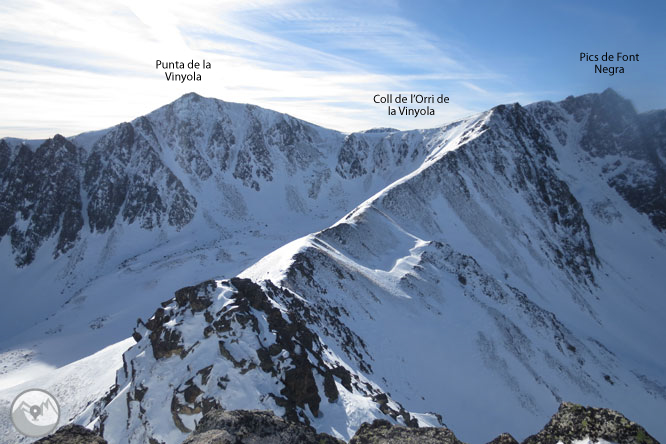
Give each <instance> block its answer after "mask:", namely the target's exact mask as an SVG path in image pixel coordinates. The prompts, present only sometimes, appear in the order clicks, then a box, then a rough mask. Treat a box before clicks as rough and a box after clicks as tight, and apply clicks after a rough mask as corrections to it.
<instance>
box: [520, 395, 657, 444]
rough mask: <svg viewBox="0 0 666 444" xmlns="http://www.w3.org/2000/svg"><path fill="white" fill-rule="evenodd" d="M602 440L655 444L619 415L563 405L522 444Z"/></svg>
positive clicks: (633, 443) (628, 443)
mask: <svg viewBox="0 0 666 444" xmlns="http://www.w3.org/2000/svg"><path fill="white" fill-rule="evenodd" d="M585 438H589V439H591V440H599V439H604V440H606V441H609V442H613V443H618V444H658V441H657V440H656V439H654V438H653V437H652V436H650V434H648V432H647V431H646V430H645V429H644V428H643V427H641V426H640V425H638V424H636V423H635V422H633V421H630V420H628V419H627V418H625V417H624V416H623V415H622V414H621V413H618V412H616V411H614V410H610V409H602V408H594V407H583V406H581V405H578V404H573V403H570V402H563V403H562V404H561V405H560V408H559V409H558V411H557V413H556V414H555V415H553V417H552V418H551V420H550V421H549V422H548V424H546V426H545V427H544V428H543V430H541V431H540V432H539V433H537V434H536V435H532V436H530V437H528V438H527V439H525V441H523V444H557V443H558V442H560V441H561V442H563V443H564V444H571V442H573V441H574V440H580V439H585Z"/></svg>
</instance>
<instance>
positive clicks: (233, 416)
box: [183, 410, 343, 444]
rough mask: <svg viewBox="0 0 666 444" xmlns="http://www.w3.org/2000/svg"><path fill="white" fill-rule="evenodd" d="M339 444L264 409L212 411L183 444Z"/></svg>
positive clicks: (333, 439)
mask: <svg viewBox="0 0 666 444" xmlns="http://www.w3.org/2000/svg"><path fill="white" fill-rule="evenodd" d="M211 443H215V444H255V443H257V444H258V443H262V444H287V443H303V444H309V443H312V444H342V443H343V441H340V440H338V439H336V438H334V437H332V436H330V435H327V434H325V433H317V431H316V430H315V429H314V428H312V427H310V426H308V425H305V424H302V423H297V422H289V421H286V420H285V419H283V418H280V417H279V416H277V415H275V414H274V413H273V412H270V411H265V410H233V411H225V410H212V411H210V412H208V413H207V414H205V415H204V416H203V418H201V421H200V422H199V424H198V425H197V428H196V430H195V431H194V432H193V433H192V435H190V437H189V438H187V439H186V440H185V441H184V443H183V444H211Z"/></svg>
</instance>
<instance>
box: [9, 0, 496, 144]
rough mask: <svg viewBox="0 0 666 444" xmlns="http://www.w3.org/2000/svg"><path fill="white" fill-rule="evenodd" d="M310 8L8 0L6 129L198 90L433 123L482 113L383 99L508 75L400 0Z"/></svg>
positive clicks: (347, 121) (357, 117) (80, 121)
mask: <svg viewBox="0 0 666 444" xmlns="http://www.w3.org/2000/svg"><path fill="white" fill-rule="evenodd" d="M309 5H311V3H310V2H300V1H295V0H276V1H272V2H260V3H259V2H231V1H223V2H218V1H215V2H213V1H197V2H190V3H188V6H187V8H185V7H183V6H182V3H180V2H175V1H172V0H163V1H154V0H149V1H146V0H143V1H141V2H130V1H119V0H117V1H109V2H87V1H82V0H63V1H61V2H58V3H54V2H50V1H44V0H22V1H16V0H8V1H5V2H4V5H3V6H2V7H1V8H0V21H1V22H2V23H4V24H6V26H3V28H2V29H0V41H2V47H0V55H1V57H2V58H1V59H0V97H2V102H3V103H2V105H3V106H2V107H1V109H0V119H1V121H2V124H0V135H2V136H19V137H36V138H42V137H49V136H52V135H53V134H54V133H55V132H62V133H65V134H66V135H72V134H76V133H78V132H81V131H84V130H93V129H98V128H103V127H108V126H111V125H113V124H116V123H119V122H121V121H126V120H130V119H132V118H134V117H137V116H139V115H141V114H145V113H147V112H149V111H150V110H152V109H154V108H157V107H159V106H161V105H163V104H165V103H167V102H169V101H171V100H174V99H175V98H177V97H178V96H180V95H182V94H184V93H187V92H190V91H196V92H198V93H200V94H202V95H205V96H209V97H217V98H220V99H223V100H229V101H236V102H245V103H254V104H257V105H260V106H264V107H268V108H272V109H276V110H278V111H282V112H287V113H290V114H292V115H294V116H296V117H299V118H302V119H305V120H308V121H311V122H313V123H318V124H321V125H324V126H328V127H333V128H336V129H339V130H342V131H353V130H359V129H365V128H368V127H372V126H394V127H402V128H412V127H427V126H434V125H438V124H442V123H444V122H446V121H447V120H451V119H453V118H455V117H458V116H461V115H463V114H469V113H470V112H471V111H473V110H472V109H470V108H469V106H466V105H464V104H463V103H459V101H457V100H453V102H454V103H451V104H449V105H444V106H440V107H438V108H437V115H436V116H435V117H419V118H418V119H414V118H413V117H410V118H395V117H391V118H389V116H388V113H387V109H386V106H384V105H377V104H375V103H373V101H372V97H373V96H374V94H382V93H387V92H396V93H397V92H407V93H409V92H415V93H422V94H440V93H445V94H447V95H452V96H453V95H454V91H455V90H456V88H459V86H458V82H459V81H466V82H472V81H473V82H482V81H484V80H487V79H497V78H500V77H501V76H500V75H498V74H497V73H493V72H491V71H489V70H486V69H484V68H483V67H480V66H475V65H474V64H473V63H471V62H470V61H469V60H466V59H465V58H464V56H463V55H462V54H461V53H460V52H458V51H455V50H453V49H451V48H452V44H451V43H450V42H448V43H447V42H442V41H440V40H438V38H437V37H436V36H434V35H431V34H428V33H426V32H423V31H420V30H419V28H418V26H417V25H416V24H414V23H412V22H409V21H407V20H405V19H404V18H402V17H400V16H398V15H397V14H398V12H399V11H398V10H397V5H396V4H389V5H387V7H386V8H382V10H383V11H384V12H383V13H382V14H381V15H377V14H372V12H373V11H365V12H364V11H363V9H362V8H360V7H359V11H358V15H355V16H350V15H349V14H347V15H345V14H344V11H341V10H340V9H338V7H337V6H336V5H335V4H334V3H331V2H318V3H317V4H316V5H317V7H318V8H317V9H314V8H313V7H311V6H309ZM375 7H377V6H376V5H375ZM453 46H455V45H453ZM156 59H161V60H165V61H171V60H182V61H188V60H191V59H195V60H202V59H206V60H207V61H209V62H210V63H211V64H212V69H211V70H210V71H200V74H201V75H202V79H203V80H202V81H201V82H191V83H189V82H187V83H183V84H181V83H178V82H168V81H167V80H166V79H165V76H164V72H163V71H161V70H156V69H155V60H156ZM475 84H476V83H475ZM468 88H469V87H468ZM478 88H480V89H482V88H481V87H478ZM476 92H477V93H480V92H481V91H479V90H477V91H476ZM459 96H460V97H462V95H459ZM465 97H466V98H467V96H465ZM286 99H288V100H286ZM29 128H32V130H30V129H29ZM17 130H21V133H20V134H17V133H16V132H15V131H17Z"/></svg>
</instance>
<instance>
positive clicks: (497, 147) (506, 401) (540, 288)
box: [79, 91, 666, 443]
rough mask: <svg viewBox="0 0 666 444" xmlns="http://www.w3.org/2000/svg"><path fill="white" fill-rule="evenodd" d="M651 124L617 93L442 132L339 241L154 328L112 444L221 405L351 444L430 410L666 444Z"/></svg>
mask: <svg viewBox="0 0 666 444" xmlns="http://www.w3.org/2000/svg"><path fill="white" fill-rule="evenodd" d="M608 110H611V111H613V110H614V111H619V112H621V113H622V114H621V115H620V116H619V117H618V115H617V113H613V112H607V111H608ZM600 116H601V117H600ZM604 116H606V117H604ZM648 117H649V119H653V118H654V116H648ZM604 119H606V120H605V121H604ZM614 119H619V120H618V121H615V120H614ZM645 119H646V118H645V115H637V114H636V113H635V111H633V108H627V107H626V103H625V101H624V100H623V99H621V98H619V97H618V96H617V95H616V94H615V93H614V92H613V91H606V92H604V93H603V94H601V95H588V96H583V97H580V98H570V99H567V100H565V101H564V102H560V103H557V104H555V103H550V102H544V103H539V104H534V105H530V106H528V107H521V106H520V105H518V104H514V105H502V106H498V107H496V108H493V109H492V110H490V111H489V112H487V113H483V114H482V115H479V116H476V117H475V118H472V119H469V120H467V121H464V122H460V123H458V124H457V125H455V126H452V127H449V128H447V131H446V133H445V135H442V136H440V138H439V143H438V144H437V145H436V148H433V149H431V150H429V154H428V155H427V156H425V157H424V160H423V162H422V163H421V164H420V165H419V166H418V167H417V168H415V169H414V170H413V171H410V172H406V174H405V175H403V177H401V178H400V179H398V180H396V181H395V182H393V183H392V184H390V185H389V186H387V187H386V188H384V189H382V190H381V191H380V192H378V193H376V194H374V195H373V196H372V197H370V198H369V199H367V200H365V201H364V202H363V203H361V204H360V205H358V206H357V207H356V208H355V209H354V210H352V211H351V212H350V213H348V214H347V215H346V216H345V217H343V218H342V219H340V220H339V221H338V222H337V223H335V224H332V225H331V226H330V227H329V228H326V229H323V230H321V231H318V232H316V233H315V234H312V235H308V236H306V237H303V238H300V239H298V240H296V241H293V242H291V243H288V244H286V245H285V246H283V247H281V248H279V249H277V250H275V251H274V252H272V253H270V254H268V255H267V256H265V257H264V258H262V259H261V260H259V261H258V262H257V263H255V264H254V265H252V266H250V267H248V268H247V269H245V270H244V271H243V272H241V273H240V274H239V278H240V279H231V280H226V279H224V278H225V277H228V276H229V275H221V276H222V278H221V279H219V280H216V281H207V282H205V283H203V284H201V285H200V286H197V287H189V288H186V289H183V290H180V293H176V297H175V298H174V299H171V300H169V301H167V302H165V303H164V304H163V308H161V309H158V311H157V312H155V315H154V316H153V317H152V318H150V320H149V321H146V322H145V323H143V322H142V323H140V324H139V326H138V327H137V332H136V338H137V339H138V344H137V345H136V346H134V347H133V348H131V349H130V350H129V351H128V352H127V353H126V354H125V362H126V365H125V367H124V368H123V369H121V370H120V371H119V372H118V375H117V382H118V386H117V387H116V388H115V389H114V390H113V391H112V392H111V395H110V398H109V399H107V400H105V401H102V402H100V403H99V404H98V405H97V407H96V411H95V414H93V417H96V418H97V419H96V420H95V421H96V422H95V425H96V426H98V427H100V428H101V429H102V430H103V431H104V436H105V437H106V439H108V440H110V442H127V441H128V440H130V441H136V440H142V439H143V440H145V439H147V438H149V437H155V438H156V439H159V440H161V441H164V442H168V443H176V442H180V441H181V440H182V439H184V437H185V436H186V434H187V432H188V430H191V429H192V428H193V426H194V422H195V421H196V420H197V418H199V417H200V415H201V413H202V412H204V411H206V409H208V408H211V407H212V406H213V405H216V404H219V405H222V406H224V407H225V408H249V407H252V408H256V407H261V408H271V409H274V410H275V411H277V412H278V413H280V414H284V415H286V416H288V417H292V418H299V419H300V420H302V421H306V422H310V423H312V424H313V425H314V426H315V427H317V429H318V430H320V431H323V432H328V433H333V434H336V435H338V436H341V437H343V438H348V437H349V436H350V435H351V434H352V433H353V431H354V430H355V428H356V427H358V425H359V421H362V420H369V419H371V418H373V417H378V416H381V415H383V416H385V417H387V418H389V419H390V420H391V421H394V422H403V423H404V422H408V421H411V420H412V419H413V418H416V420H417V421H418V422H419V423H432V416H427V415H425V416H419V414H418V413H414V412H434V413H438V414H441V415H442V418H443V421H444V422H445V423H446V424H447V426H449V427H450V428H451V429H453V430H455V431H456V434H457V435H458V437H459V438H460V439H462V440H464V441H467V442H486V441H488V440H490V439H492V438H493V437H495V436H497V435H498V434H499V433H501V432H506V431H508V432H510V433H511V434H513V435H514V436H516V437H517V438H518V439H522V438H524V437H525V436H526V435H527V434H529V433H530V432H532V431H534V430H537V429H539V427H540V426H541V425H542V424H543V423H545V422H546V420H547V418H548V416H549V414H550V412H552V411H554V410H555V409H556V407H557V405H558V404H559V403H560V402H561V401H562V400H566V401H572V402H577V403H582V404H588V405H597V406H603V407H608V408H613V409H616V410H619V411H622V412H623V413H624V414H626V415H627V416H628V417H630V418H632V419H633V420H635V421H637V422H639V423H641V424H642V425H644V426H645V427H646V428H647V429H648V430H649V431H650V433H651V434H653V435H654V436H656V437H657V439H660V440H664V439H665V438H666V429H665V428H664V424H663V415H662V412H663V411H665V409H666V362H665V361H664V356H666V353H664V352H666V349H665V348H664V345H663V341H662V338H663V337H665V336H666V327H665V326H664V323H663V319H664V317H665V315H666V299H664V297H663V288H665V287H666V285H665V284H666V281H665V277H664V275H663V264H664V263H666V239H665V235H664V233H663V231H660V229H661V228H662V226H661V222H660V221H661V219H660V217H661V216H660V214H661V212H662V211H663V207H662V206H660V204H659V198H660V196H659V190H660V189H661V188H660V187H661V181H662V180H663V177H662V176H661V175H660V174H661V171H663V170H660V168H662V163H663V160H661V159H662V158H661V157H659V156H658V155H657V156H655V154H658V153H659V152H660V151H661V150H663V146H662V145H660V144H659V143H661V142H659V143H657V142H654V141H655V140H662V141H663V140H664V139H663V138H661V136H660V135H659V134H660V131H661V129H660V128H663V124H662V122H661V121H658V122H657V123H658V124H654V122H652V121H649V122H648V123H650V125H647V124H646V123H645ZM649 119H648V120H649ZM611 123H613V124H614V125H611ZM618 125H619V126H618ZM646 125H647V126H646ZM603 128H606V130H605V131H604V130H603ZM440 134H442V133H440ZM632 134H633V136H632ZM591 136H595V137H591ZM639 142H640V143H639ZM660 162H661V163H660ZM609 165H614V166H615V169H611V168H609ZM637 166H640V167H641V168H640V169H636V167H637ZM618 168H619V170H618ZM655 193H656V195H657V197H656V198H655V197H654V196H655ZM179 294H180V296H179ZM338 367H342V368H343V369H344V371H338V370H335V369H336V368H338ZM335 371H338V372H339V374H338V373H335ZM297 376H298V377H297ZM296 377H297V378H296ZM294 378H296V379H297V380H299V381H305V382H304V383H303V387H301V389H302V390H298V389H297V388H296V387H294V382H293V381H294ZM349 381H356V382H358V385H355V384H350V383H349ZM332 387H335V389H336V390H333V389H332ZM387 405H388V407H389V408H387V407H386V406H387ZM127 418H129V420H128V419H127ZM479 418H483V427H479ZM90 419H91V417H90V416H82V417H80V418H79V421H80V422H88V421H89V420H90Z"/></svg>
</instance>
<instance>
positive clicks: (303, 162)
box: [0, 94, 456, 431]
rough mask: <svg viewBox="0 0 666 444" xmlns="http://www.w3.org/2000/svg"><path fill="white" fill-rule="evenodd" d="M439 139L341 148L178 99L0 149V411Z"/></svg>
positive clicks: (403, 166)
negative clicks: (116, 121)
mask: <svg viewBox="0 0 666 444" xmlns="http://www.w3.org/2000/svg"><path fill="white" fill-rule="evenodd" d="M455 127H456V124H453V125H450V126H449V127H445V128H436V129H432V130H423V131H410V132H397V131H395V130H373V131H368V132H361V133H354V134H349V135H345V134H341V133H339V132H336V131H331V130H327V129H324V128H320V127H317V126H315V125H311V124H309V123H307V122H303V121H299V120H297V119H294V118H292V117H290V116H287V115H283V114H279V113H276V112H273V111H269V110H264V109H261V108H258V107H255V106H251V105H243V104H235V103H228V102H222V101H219V100H215V99H206V98H203V97H200V96H197V95H196V94H188V95H186V96H183V97H182V98H180V99H179V100H177V101H175V102H174V103H172V104H169V105H166V106H164V107H162V108H160V109H158V110H156V111H154V112H152V113H150V114H148V115H146V116H143V117H139V118H137V119H135V120H134V121H132V122H129V123H122V124H120V125H117V126H115V127H112V128H108V129H106V130H101V131H96V132H91V133H84V134H82V135H79V136H75V137H72V138H69V139H65V138H64V137H61V136H55V137H54V138H53V139H49V140H46V141H20V140H18V139H2V140H0V198H1V202H2V206H1V207H0V280H1V281H2V283H3V292H2V295H1V296H0V301H1V302H2V307H3V309H2V310H0V360H1V361H2V366H1V367H0V400H2V401H3V402H11V398H12V396H13V395H12V394H13V393H14V387H16V386H18V385H19V384H22V385H26V384H28V385H29V383H30V381H33V383H35V384H36V383H38V382H39V381H40V378H43V377H48V376H49V375H52V374H53V373H52V370H53V369H54V368H61V367H63V366H67V365H69V364H72V363H75V362H78V361H79V360H81V359H84V358H86V357H88V356H90V355H92V354H94V353H96V352H97V351H99V350H101V349H103V348H105V347H108V346H110V345H112V344H115V343H122V344H125V345H126V346H129V345H128V344H129V343H128V342H123V341H124V339H126V338H127V337H128V335H129V334H130V333H131V330H132V328H133V327H134V325H135V323H136V319H137V318H138V317H142V318H145V317H148V316H149V315H150V313H152V312H153V311H154V307H155V306H156V305H158V304H159V302H161V301H162V300H164V299H165V298H166V297H168V295H170V294H172V293H173V291H174V289H177V288H180V287H183V286H185V285H188V284H190V283H192V282H198V281H201V280H204V279H207V278H209V277H210V276H215V275H219V274H221V275H226V276H234V275H236V274H238V273H240V272H241V271H242V270H243V269H245V268H247V267H248V266H249V265H251V264H252V263H254V262H256V261H257V260H258V259H260V258H261V257H262V256H264V255H266V254H268V253H269V252H270V251H272V250H274V249H276V248H278V247H280V246H281V245H283V244H285V243H287V242H289V241H291V240H293V239H296V238H299V237H301V236H303V235H306V234H308V233H310V232H313V231H317V230H320V229H322V228H324V227H326V226H328V225H330V224H332V223H334V222H335V220H337V219H339V218H340V217H341V216H342V215H344V214H345V213H346V212H348V211H349V210H351V209H352V208H354V206H355V205H356V204H357V203H358V202H360V201H363V200H364V199H366V198H368V197H369V196H371V195H373V194H374V193H376V192H377V191H379V190H380V189H382V188H383V187H385V186H386V185H387V184H389V183H391V182H393V181H394V180H396V179H397V178H399V177H402V176H403V175H404V174H406V173H408V172H410V171H412V170H413V169H415V168H417V167H418V166H419V165H420V163H421V162H422V161H423V159H424V158H425V157H426V156H427V155H429V154H430V152H431V151H432V150H434V149H436V148H437V147H438V146H439V145H440V143H441V140H443V139H444V138H445V137H446V135H447V134H448V132H449V131H451V128H455ZM165 295H167V296H166V297H165ZM115 350H116V351H118V350H119V349H117V348H116V349H115ZM101 377H102V376H101ZM101 383H102V384H106V385H107V386H110V385H111V384H112V383H113V378H112V377H109V376H108V375H107V376H106V379H105V380H104V381H103V382H101ZM61 402H62V403H65V404H66V403H68V402H70V400H69V398H68V399H65V400H61ZM78 405H79V402H78V400H72V405H71V407H72V408H74V407H75V406H78ZM2 431H4V429H3V430H2Z"/></svg>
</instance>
